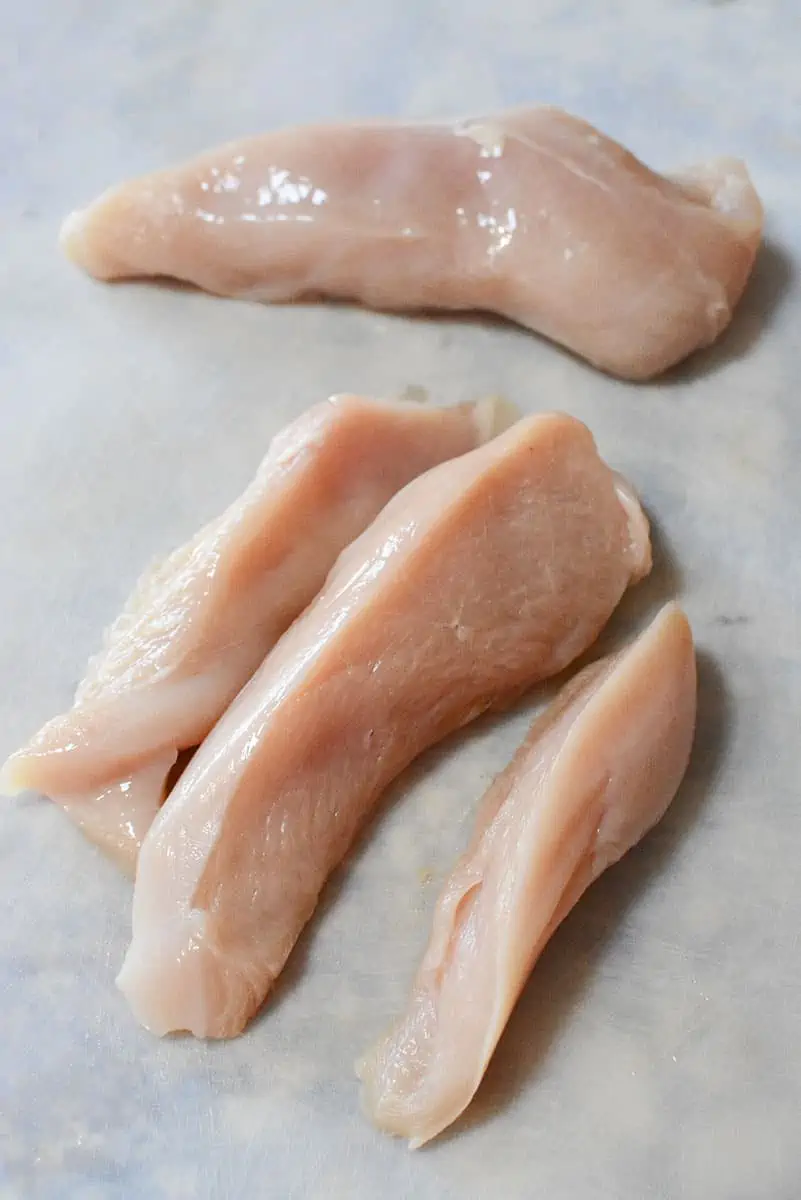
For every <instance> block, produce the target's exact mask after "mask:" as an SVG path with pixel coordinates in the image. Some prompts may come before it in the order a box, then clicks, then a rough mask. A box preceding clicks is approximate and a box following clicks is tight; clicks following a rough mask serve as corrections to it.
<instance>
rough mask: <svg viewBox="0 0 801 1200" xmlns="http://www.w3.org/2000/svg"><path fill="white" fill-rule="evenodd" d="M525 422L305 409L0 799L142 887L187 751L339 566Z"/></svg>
mask: <svg viewBox="0 0 801 1200" xmlns="http://www.w3.org/2000/svg"><path fill="white" fill-rule="evenodd" d="M516 415H517V414H516V413H515V412H514V410H513V409H512V407H511V405H506V404H505V403H504V402H503V401H495V400H489V401H481V402H479V403H478V404H476V405H473V404H465V405H461V406H458V407H454V408H435V407H433V406H432V407H429V406H424V405H420V404H412V403H407V402H402V401H381V400H371V399H366V398H362V397H359V396H335V397H332V398H331V399H330V400H328V401H326V402H324V403H322V404H319V405H317V406H315V407H314V408H312V409H310V410H309V411H308V412H307V413H305V414H304V415H303V416H302V417H300V418H299V419H298V420H297V421H294V422H293V423H292V424H291V425H289V426H288V427H287V428H286V429H285V430H284V431H283V432H282V433H280V434H279V435H278V436H277V437H276V438H275V439H274V441H273V442H272V444H271V446H270V449H269V451H268V453H267V456H266V457H265V459H264V461H263V462H262V464H261V466H260V467H259V470H258V472H257V474H256V477H255V479H254V480H253V482H252V483H251V484H250V486H249V487H248V488H247V490H246V491H245V492H244V493H243V495H242V496H240V497H239V499H237V500H236V501H235V502H234V503H233V504H232V505H231V506H230V507H229V508H228V509H227V510H226V511H225V512H224V513H223V514H222V516H221V517H219V518H217V519H216V520H214V521H212V522H211V523H210V524H209V525H207V526H206V527H205V528H203V529H201V530H200V532H199V533H198V534H197V535H196V536H195V537H194V538H193V539H192V540H191V541H189V542H188V543H187V544H186V545H184V546H181V547H180V549H178V550H176V551H175V552H174V553H173V554H171V555H170V557H169V558H168V559H167V560H166V562H164V563H162V564H159V565H157V566H156V567H154V568H152V569H151V570H150V571H148V572H147V573H146V574H145V576H144V577H143V578H142V579H141V580H140V582H139V584H138V585H137V587H136V589H135V591H134V593H133V595H132V596H131V598H130V600H129V601H128V603H127V604H126V606H125V608H124V610H123V612H122V614H121V615H120V616H119V617H118V618H117V620H116V622H115V623H114V625H113V626H112V627H111V629H110V631H109V632H108V634H107V636H106V644H105V646H104V648H103V650H102V651H101V653H100V654H99V655H98V656H97V657H96V658H94V659H93V660H92V661H91V662H90V663H89V666H88V669H87V673H86V675H85V677H84V679H83V681H82V682H81V684H80V686H79V687H78V690H77V693H76V696H75V703H74V705H73V707H72V708H71V709H70V711H69V712H67V713H65V714H64V715H63V716H59V717H56V718H55V719H54V720H52V721H49V722H48V724H47V725H45V726H44V728H43V729H41V730H40V731H39V733H37V734H36V735H35V737H33V738H32V739H31V741H30V742H29V743H28V744H27V745H25V746H24V747H23V748H22V749H21V750H19V751H17V753H16V754H13V755H12V756H11V758H10V759H9V760H8V762H7V763H6V765H5V767H4V768H3V771H2V776H0V790H2V791H6V792H17V791H23V790H28V789H30V790H32V791H38V792H43V793H45V794H46V795H48V796H51V797H52V798H53V799H54V800H57V801H59V802H60V803H61V804H62V805H63V806H64V808H65V809H66V810H67V812H68V813H69V815H70V816H71V817H72V818H73V820H74V821H76V822H77V823H78V824H79V825H80V826H81V827H82V829H83V830H84V832H85V833H86V834H87V836H88V837H90V838H91V839H92V840H93V841H95V842H97V843H98V844H99V845H101V846H102V847H103V848H104V849H106V850H107V851H108V852H110V853H111V854H112V855H114V857H115V858H116V859H117V860H118V861H119V862H120V863H121V865H123V866H124V867H125V868H127V869H128V870H130V871H131V873H132V872H133V869H134V866H135V861H136V855H137V853H138V850H139V846H140V844H141V840H142V838H143V837H144V835H145V833H146V832H147V830H148V828H149V826H150V823H151V821H152V820H153V818H154V816H155V815H156V812H157V811H158V808H159V806H160V804H161V802H162V800H163V797H164V791H165V786H166V780H167V776H168V774H169V772H170V770H171V768H172V766H173V764H174V763H175V761H176V758H177V756H178V753H179V751H181V750H183V749H187V748H190V747H193V746H196V745H197V744H198V743H199V742H200V741H202V739H203V738H204V737H205V736H206V734H207V733H208V732H209V730H210V729H211V728H212V726H213V725H214V723H215V722H216V721H217V719H218V718H219V717H220V716H221V715H222V713H223V712H224V711H225V709H226V708H227V707H228V705H229V704H230V702H231V701H232V700H233V698H234V697H235V696H236V694H237V692H238V691H239V690H240V688H241V687H242V686H243V685H244V684H245V683H246V682H247V680H248V679H249V678H250V676H251V675H252V674H253V672H254V671H255V670H256V668H257V667H258V666H259V665H260V664H261V662H262V660H263V658H264V656H265V654H266V653H267V651H268V650H269V649H270V648H271V647H272V646H273V645H274V644H275V642H276V641H277V640H278V638H279V637H280V635H281V634H282V633H283V632H284V630H285V629H287V628H288V626H289V625H290V623H291V622H292V621H293V620H294V619H295V618H296V617H297V616H298V614H299V613H300V612H302V610H303V609H304V608H305V607H306V605H307V604H308V603H309V601H310V600H311V599H312V598H313V597H314V596H315V595H316V593H317V592H318V591H319V590H320V588H321V587H322V585H323V582H324V581H325V577H326V575H327V574H328V572H329V570H330V569H331V567H332V565H333V564H334V562H335V560H336V558H337V555H338V554H339V552H340V551H341V550H342V549H343V548H344V547H345V546H346V545H347V544H348V543H349V542H351V541H352V540H353V539H354V538H355V537H356V536H357V535H358V534H360V533H361V532H362V531H363V530H364V529H365V528H366V527H367V526H368V525H369V524H370V522H371V521H372V520H373V518H374V517H375V516H376V515H377V514H378V513H379V512H380V510H381V509H382V508H383V506H384V505H385V504H386V502H387V500H389V499H390V497H391V496H392V495H394V493H395V492H397V491H398V490H399V489H400V488H402V487H403V486H404V485H405V484H407V483H408V482H409V481H410V480H411V479H413V478H414V477H415V476H416V475H419V474H421V473H422V472H424V471H427V470H428V469H429V468H430V467H432V466H435V465H436V464H438V463H440V462H443V461H444V460H446V459H449V458H452V457H454V456H457V455H460V454H464V453H466V452H467V451H469V450H473V449H474V448H475V447H476V446H479V445H481V444H482V443H483V442H485V441H486V440H487V439H488V438H490V437H492V436H494V435H495V434H496V433H498V432H499V431H500V429H502V428H506V427H507V426H508V425H509V424H510V423H511V421H512V420H513V419H514V418H515V417H516Z"/></svg>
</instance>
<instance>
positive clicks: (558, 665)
mask: <svg viewBox="0 0 801 1200" xmlns="http://www.w3.org/2000/svg"><path fill="white" fill-rule="evenodd" d="M621 500H622V501H623V502H621ZM649 568H650V542H649V537H648V526H647V522H646V520H645V517H644V516H643V514H642V511H641V509H640V508H639V505H638V504H637V502H636V499H635V498H634V497H633V496H632V495H631V493H630V492H627V491H626V490H625V488H624V485H623V483H622V481H621V480H620V478H619V477H618V476H616V475H615V474H614V473H613V472H612V471H610V470H609V468H608V467H607V466H606V465H605V464H604V463H603V462H602V460H601V459H600V458H599V457H598V453H597V451H596V448H595V444H594V442H593V439H592V436H591V435H590V433H589V431H588V430H587V429H586V428H585V427H584V426H583V425H582V424H580V423H579V422H578V421H575V420H573V419H572V418H570V417H565V416H538V417H533V418H530V419H528V420H525V421H521V422H519V423H518V424H517V425H515V426H514V427H513V428H512V429H510V430H508V431H507V432H506V433H504V434H502V435H501V436H500V437H498V438H496V439H495V440H494V441H492V442H490V443H489V444H488V445H486V446H483V447H482V448H481V449H479V450H475V451H474V452H473V453H472V454H468V455H465V456H464V457H463V458H460V459H455V460H454V461H453V462H450V463H447V464H445V465H443V466H441V467H437V468H435V469H434V470H432V471H429V472H428V474H427V475H424V476H422V477H421V478H420V479H418V480H416V481H415V482H414V483H411V484H409V486H408V487H407V488H405V489H404V491H403V492H401V493H400V494H399V495H398V496H396V497H395V498H394V499H393V500H392V501H390V503H389V505H388V506H387V508H386V509H385V510H384V511H383V513H382V514H381V515H380V516H379V518H378V519H377V520H376V522H375V523H374V524H373V526H372V527H371V528H370V529H369V530H367V531H366V532H365V533H364V534H363V535H362V537H361V538H359V539H358V540H357V541H356V542H355V543H354V544H353V545H351V546H350V547H349V548H348V549H347V550H346V551H345V552H344V553H343V554H342V556H341V557H340V559H339V562H338V563H337V565H336V567H335V568H334V570H333V572H332V574H331V576H330V577H329V579H328V580H327V582H326V586H325V588H324V589H323V591H322V592H321V594H320V595H319V596H318V597H317V599H316V600H315V602H314V604H313V605H312V606H311V608H309V609H308V610H307V612H306V613H305V614H304V616H303V617H301V619H300V620H299V621H297V622H296V623H295V624H294V625H293V627H292V628H291V629H290V630H289V631H288V633H286V634H285V636H284V637H283V639H282V640H281V641H280V642H279V643H278V645H277V646H276V647H275V649H274V650H273V651H272V653H271V654H270V655H269V656H268V658H267V659H266V661H265V663H264V665H263V666H262V667H261V669H260V670H259V671H258V672H257V674H256V675H255V676H254V677H253V679H252V680H251V681H250V683H249V684H248V685H247V687H246V688H245V689H244V690H243V692H242V693H241V694H240V695H239V696H238V697H237V699H236V701H235V702H234V704H233V705H232V706H231V708H230V709H229V710H228V712H227V713H226V714H225V716H224V717H223V718H222V720H221V721H220V723H219V725H218V726H217V727H216V729H215V730H214V731H213V732H212V733H211V734H210V735H209V737H208V738H207V739H206V741H205V742H204V743H203V745H202V746H201V747H200V749H199V750H198V752H197V754H196V755H195V758H194V759H193V761H192V762H191V764H190V765H189V767H188V768H187V770H186V773H185V774H184V776H183V778H182V779H181V781H180V783H179V784H178V785H177V787H176V789H175V790H174V791H173V793H172V795H171V796H170V799H169V800H168V802H167V804H166V805H165V806H164V807H163V808H162V810H161V812H160V813H159V816H158V817H157V818H156V820H155V822H154V823H153V825H152V827H151V829H150V832H149V833H148V835H147V837H146V838H145V841H144V843H143V845H142V852H141V854H140V857H139V865H138V869H137V877H136V887H135V889H134V903H133V941H132V944H131V947H130V949H129V951H128V956H127V958H126V960H125V963H124V966H123V968H122V972H121V974H120V977H119V985H120V987H121V988H122V990H123V991H124V992H125V994H126V996H127V997H128V999H129V1001H130V1003H131V1006H132V1008H133V1010H134V1012H135V1013H136V1015H137V1017H138V1018H139V1019H140V1020H141V1021H142V1023H143V1024H145V1025H146V1026H148V1027H149V1028H150V1029H152V1030H153V1031H155V1032H156V1033H160V1034H163V1033H166V1032H168V1031H169V1030H178V1029H188V1030H191V1031H192V1032H193V1033H194V1034H196V1035H197V1036H199V1037H227V1036H231V1035H234V1034H236V1033H239V1032H240V1030H241V1029H242V1028H243V1027H244V1025H245V1024H246V1022H247V1020H248V1019H249V1017H250V1016H251V1015H252V1014H253V1013H254V1012H255V1011H256V1009H258V1007H259V1005H260V1004H261V1003H262V1001H263V1000H264V997H265V996H266V994H267V992H268V991H269V989H270V987H271V985H272V983H273V981H274V980H275V978H276V977H277V975H278V974H279V972H280V971H281V969H282V967H283V965H284V963H285V961H286V959H287V956H288V955H289V953H290V951H291V949H292V947H293V945H294V943H295V941H296V939H297V937H298V935H299V934H300V932H301V930H302V928H303V926H304V925H305V923H306V921H308V919H309V917H310V916H311V914H312V912H313V911H314V908H315V905H316V904H317V898H318V896H319V894H320V890H321V888H322V886H323V884H324V883H325V880H326V878H327V876H328V875H329V874H330V872H331V871H332V870H333V869H334V867H336V866H337V864H338V863H339V862H340V861H341V860H342V858H343V856H344V855H345V853H346V851H347V850H348V848H349V846H350V845H351V843H352V841H353V838H354V836H355V834H356V832H357V830H358V828H359V827H360V825H361V824H362V822H363V821H364V819H365V818H366V816H367V815H368V813H369V812H370V811H371V809H372V808H373V806H374V805H375V803H376V801H377V799H378V797H379V796H380V795H381V793H382V792H383V791H384V789H385V788H386V787H387V785H388V784H389V783H390V782H391V781H392V780H393V779H394V778H395V777H396V776H397V775H398V774H399V773H400V772H401V771H402V770H403V768H404V767H405V766H406V765H407V764H408V763H410V762H411V761H412V759H413V758H415V757H416V756H417V755H418V754H420V753H421V751H423V750H425V749H426V747H428V746H430V745H432V744H433V743H434V742H436V741H438V740H439V739H441V738H443V737H445V736H446V734H448V733H450V732H452V731H453V730H455V729H457V728H458V727H459V726H461V725H464V724H465V723H466V722H468V721H470V720H472V719H473V718H474V717H476V716H478V714H479V713H481V712H484V711H485V710H486V709H488V708H490V707H492V706H493V705H497V704H501V703H504V702H508V701H509V700H511V699H512V698H513V697H515V696H516V695H517V694H518V693H519V692H521V691H522V690H523V689H524V688H526V687H527V686H529V685H530V684H532V683H534V682H535V681H536V680H538V679H542V678H543V677H544V676H547V675H552V674H555V673H556V672H558V671H560V670H561V669H562V668H563V667H565V666H566V665H567V664H568V663H569V662H571V661H572V660H573V659H574V658H575V657H576V656H577V655H579V654H581V653H582V651H583V650H585V649H586V647H587V646H589V645H590V644H591V643H592V641H593V640H594V639H595V637H596V636H597V634H598V632H599V631H600V629H601V628H602V627H603V625H604V623H605V622H606V620H607V618H608V617H609V615H610V613H611V612H612V610H613V609H614V608H615V606H616V604H617V602H618V601H619V599H620V597H621V595H622V594H623V592H624V591H625V589H626V587H627V586H628V584H629V583H630V582H631V581H632V580H633V579H636V578H638V577H640V576H641V575H643V574H645V573H647V571H648V570H649Z"/></svg>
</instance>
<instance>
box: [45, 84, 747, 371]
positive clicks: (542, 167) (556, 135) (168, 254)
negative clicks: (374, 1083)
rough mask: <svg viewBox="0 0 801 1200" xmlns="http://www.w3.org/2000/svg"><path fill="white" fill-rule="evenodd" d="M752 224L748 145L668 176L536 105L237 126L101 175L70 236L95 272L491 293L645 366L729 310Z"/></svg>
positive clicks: (505, 306) (517, 313) (477, 303)
mask: <svg viewBox="0 0 801 1200" xmlns="http://www.w3.org/2000/svg"><path fill="white" fill-rule="evenodd" d="M761 232H762V206H761V204H760V201H759V198H758V196H757V194H756V192H755V190H754V187H753V185H752V183H751V181H750V179H749V177H748V172H747V170H746V168H745V166H744V165H743V164H742V163H740V162H737V161H735V160H734V159H718V160H714V161H712V162H709V163H707V164H705V165H703V166H701V167H698V168H694V169H691V170H689V171H687V172H685V173H684V174H683V175H682V177H681V179H676V180H671V179H668V178H665V177H663V176H660V175H656V174H655V173H654V172H653V171H651V170H649V169H648V168H647V167H645V166H644V165H643V164H642V163H641V162H639V161H638V160H637V159H636V158H634V156H633V155H631V154H629V153H628V151H626V150H624V149H623V147H621V146H619V145H618V144H617V143H616V142H613V141H612V140H611V139H610V138H607V137H605V136H604V135H603V134H601V133H599V132H598V131H597V130H595V129H593V128H592V126H590V125H588V124H586V122H584V121H581V120H579V119H578V118H576V117H572V116H569V115H568V114H567V113H565V112H562V111H561V110H559V109H556V108H548V107H542V108H536V107H535V108H529V109H521V110H516V111H511V112H506V113H501V114H499V115H496V116H491V117H486V118H480V119H478V120H473V121H466V122H461V123H455V124H438V125H436V124H420V125H394V124H384V125H382V124H373V125H363V126H333V127H312V128H301V129H290V130H284V131H281V132H277V133H275V132H274V133H268V134H265V135H263V136H261V137H252V138H246V139H244V140H241V141H238V142H232V143H231V144H229V145H227V146H223V147H220V148H218V149H215V150H211V151H209V152H208V153H206V154H203V155H201V156H200V157H199V158H196V159H194V160H192V161H191V162H188V163H186V164H184V165H182V166H179V167H176V168H174V169H172V170H165V171H160V172H157V173H156V174H154V175H149V176H146V177H144V178H142V179H139V180H134V181H133V182H129V183H125V184H122V185H121V186H119V187H115V188H112V189H111V190H110V191H108V192H106V193H105V194H104V195H102V196H100V197H99V198H98V199H97V200H95V202H94V203H93V204H91V205H90V206H89V207H88V208H87V209H85V210H84V211H82V212H78V213H74V214H72V216H71V217H69V218H68V220H67V222H66V223H65V225H64V229H63V232H62V242H63V245H64V247H65V249H66V251H67V253H68V254H69V256H70V257H71V258H72V259H74V260H75V262H77V263H78V264H79V265H80V266H82V267H83V268H84V269H85V270H87V271H88V272H89V273H90V274H92V275H95V276H97V277H98V278H100V279H114V278H125V277H133V276H143V275H144V276H158V275H163V276H174V277H176V278H178V279H183V280H186V281H188V282H190V283H194V284H196V285H198V286H199V287H202V288H205V289H206V290H207V291H210V292H215V293H218V294H220V295H225V296H243V297H248V298H251V299H260V300H269V301H285V300H291V299H295V298H298V297H309V296H319V295H322V296H333V297H339V298H343V299H349V300H359V301H361V302H362V303H364V304H367V305H369V306H371V307H373V308H379V309H395V310H401V309H426V308H444V309H456V310H458V309H462V310H464V309H483V310H489V311H492V312H496V313H500V314H501V315H503V316H505V317H509V318H511V319H512V320H514V321H517V322H519V323H520V324H521V325H525V326H527V327H528V328H529V329H533V330H535V331H537V332H538V333H542V334H545V335H546V336H547V337H549V338H552V339H553V340H554V341H556V342H560V343H562V344H563V345H565V346H567V347H569V348H570V349H571V350H573V351H575V352H576V353H577V354H580V355H582V356H583V357H584V358H586V359H588V360H589V361H590V362H591V363H594V364H595V365H596V366H598V367H601V368H603V369H604V370H607V371H610V372H612V373H613V374H616V375H621V376H623V377H626V378H630V379H647V378H649V377H650V376H652V375H656V374H658V373H659V372H660V371H664V370H665V369H666V368H668V367H670V366H671V365H673V364H674V363H676V362H678V361H679V360H680V359H683V358H685V357H686V356H687V355H688V354H690V353H692V352H693V351H694V350H696V349H698V348H699V347H701V346H706V345H708V344H710V343H711V342H713V341H714V340H715V338H716V337H717V336H718V334H719V333H721V331H722V330H723V329H724V328H725V327H726V325H728V323H729V320H730V318H731V315H732V311H733V309H734V307H735V305H736V304H737V301H738V300H739V298H740V295H741V293H742V291H743V288H744V287H745V284H746V281H747V279H748V276H749V274H750V271H751V267H752V265H753V262H754V256H755V254H756V251H757V247H758V246H759V242H760V238H761Z"/></svg>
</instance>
